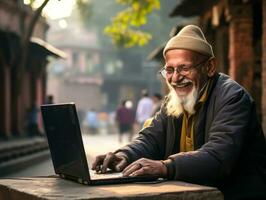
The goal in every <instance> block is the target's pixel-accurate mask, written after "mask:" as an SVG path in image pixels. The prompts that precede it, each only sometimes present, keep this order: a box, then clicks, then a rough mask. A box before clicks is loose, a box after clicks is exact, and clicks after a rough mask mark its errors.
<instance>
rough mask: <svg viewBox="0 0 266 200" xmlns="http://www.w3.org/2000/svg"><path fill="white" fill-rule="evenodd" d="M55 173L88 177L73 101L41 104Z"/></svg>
mask: <svg viewBox="0 0 266 200" xmlns="http://www.w3.org/2000/svg"><path fill="white" fill-rule="evenodd" d="M41 111H42V117H43V122H44V127H45V131H46V134H47V139H48V143H49V147H50V152H51V157H52V161H53V165H54V169H55V173H57V174H64V175H69V176H73V177H77V178H82V179H89V171H88V165H87V160H86V155H85V152H84V148H83V142H82V137H81V133H80V127H79V121H78V116H77V112H76V108H75V104H74V103H67V104H49V105H42V106H41Z"/></svg>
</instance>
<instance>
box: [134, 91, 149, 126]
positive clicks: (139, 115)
mask: <svg viewBox="0 0 266 200" xmlns="http://www.w3.org/2000/svg"><path fill="white" fill-rule="evenodd" d="M141 96H142V97H141V99H140V100H139V102H138V105H137V111H136V121H137V123H138V124H139V126H140V128H142V127H143V124H144V122H145V121H146V120H147V119H148V118H150V117H151V116H152V108H153V102H152V100H151V98H150V97H149V93H148V90H146V89H143V90H142V91H141Z"/></svg>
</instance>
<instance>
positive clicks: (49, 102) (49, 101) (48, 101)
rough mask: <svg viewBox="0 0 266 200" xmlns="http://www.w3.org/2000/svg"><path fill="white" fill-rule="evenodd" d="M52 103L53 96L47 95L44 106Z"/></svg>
mask: <svg viewBox="0 0 266 200" xmlns="http://www.w3.org/2000/svg"><path fill="white" fill-rule="evenodd" d="M53 103H54V96H53V95H47V96H46V100H45V104H53Z"/></svg>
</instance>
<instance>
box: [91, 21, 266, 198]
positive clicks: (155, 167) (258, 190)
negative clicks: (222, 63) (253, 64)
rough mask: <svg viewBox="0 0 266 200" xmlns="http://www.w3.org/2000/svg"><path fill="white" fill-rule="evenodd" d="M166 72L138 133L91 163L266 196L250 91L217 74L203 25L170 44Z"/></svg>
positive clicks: (229, 193) (265, 161)
mask: <svg viewBox="0 0 266 200" xmlns="http://www.w3.org/2000/svg"><path fill="white" fill-rule="evenodd" d="M163 55H164V58H165V66H164V67H163V68H162V69H161V70H160V73H161V75H162V76H163V77H164V78H165V81H166V84H167V86H168V88H169V93H168V94H167V96H166V98H165V100H164V102H163V105H162V108H161V110H160V112H159V113H158V114H157V115H155V117H154V118H153V120H152V121H151V123H150V125H148V126H147V127H145V128H144V129H142V130H141V131H140V133H139V136H138V137H137V138H136V139H135V140H134V141H132V142H131V143H130V144H128V145H126V146H125V147H123V148H121V149H118V150H117V151H115V152H110V153H107V154H104V155H100V156H97V157H96V159H95V161H94V163H93V165H92V169H94V170H97V171H99V172H102V173H105V172H106V170H107V168H110V169H112V170H114V171H123V175H124V176H132V177H135V176H142V175H152V176H159V177H162V178H165V179H168V180H180V181H186V182H190V183H196V184H201V185H208V186H215V187H217V188H218V189H220V190H221V192H222V193H223V195H224V199H225V200H227V199H234V200H240V199H242V200H244V199H245V200H246V199H261V200H262V199H266V144H265V138H264V134H263V131H262V128H261V125H260V123H259V121H258V117H257V114H256V106H255V103H254V100H253V99H252V97H251V96H250V94H249V93H248V92H247V91H246V90H245V89H244V88H243V87H242V86H241V85H239V84H238V83H237V82H235V81H234V80H232V79H231V78H230V77H229V76H227V75H225V74H223V73H218V72H217V70H216V69H217V61H216V58H215V57H214V54H213V50H212V46H211V45H210V44H209V43H208V42H207V40H206V38H205V36H204V34H203V32H202V31H201V29H200V28H199V27H197V26H195V25H188V26H185V27H184V28H183V29H181V31H180V32H179V33H178V34H177V35H176V36H174V37H172V38H171V39H170V40H169V41H168V42H167V44H166V46H165V48H164V51H163Z"/></svg>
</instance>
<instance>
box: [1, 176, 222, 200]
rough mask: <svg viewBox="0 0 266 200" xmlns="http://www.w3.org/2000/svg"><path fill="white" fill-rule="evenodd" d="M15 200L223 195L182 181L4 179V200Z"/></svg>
mask: <svg viewBox="0 0 266 200" xmlns="http://www.w3.org/2000/svg"><path fill="white" fill-rule="evenodd" d="M14 199H16V200H24V199H25V200H35V199H38V200H39V199H49V200H52V199H53V200H55V199H56V200H60V199H64V200H72V199H80V200H81V199H82V200H92V199H97V200H101V199H108V200H113V199H120V200H121V199H130V200H134V199H136V200H146V199H152V200H154V199H165V200H172V199H175V200H178V199H180V200H181V199H182V200H196V199H201V200H220V199H223V195H222V193H221V192H220V191H219V190H217V189H216V188H213V187H206V186H201V185H195V184H189V183H185V182H179V181H165V182H161V183H154V184H151V183H149V184H148V183H131V184H118V185H101V186H86V185H81V184H78V183H75V182H72V181H68V180H63V179H61V178H58V177H55V176H52V177H29V178H6V179H0V200H14Z"/></svg>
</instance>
